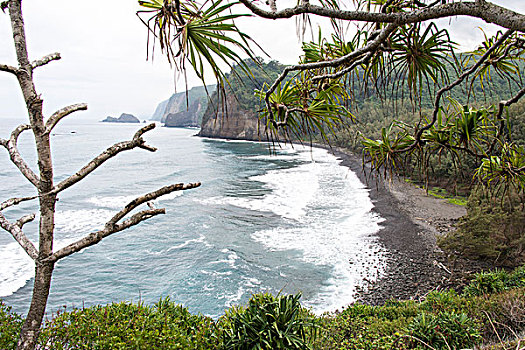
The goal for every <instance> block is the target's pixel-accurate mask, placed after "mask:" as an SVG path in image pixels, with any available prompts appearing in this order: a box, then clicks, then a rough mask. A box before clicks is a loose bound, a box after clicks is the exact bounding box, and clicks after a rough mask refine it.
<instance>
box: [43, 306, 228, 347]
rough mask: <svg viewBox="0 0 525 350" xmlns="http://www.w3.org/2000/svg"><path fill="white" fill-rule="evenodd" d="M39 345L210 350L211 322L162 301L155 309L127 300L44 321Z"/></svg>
mask: <svg viewBox="0 0 525 350" xmlns="http://www.w3.org/2000/svg"><path fill="white" fill-rule="evenodd" d="M40 339H41V344H43V345H44V346H46V347H48V348H50V349H56V350H62V349H214V348H217V347H218V346H219V343H218V337H217V335H216V333H215V325H214V322H213V320H212V319H210V318H208V317H204V316H200V315H192V314H190V313H189V312H188V310H187V309H185V308H184V307H182V306H180V305H176V304H175V303H173V302H171V301H170V300H169V298H166V299H161V300H160V301H159V302H158V303H157V304H155V305H154V306H145V305H144V304H143V303H139V304H131V303H126V302H121V303H114V304H108V305H106V306H93V307H90V308H87V309H76V310H73V311H71V312H66V313H62V314H59V315H57V317H55V318H54V319H53V320H51V321H48V322H46V325H45V328H44V329H43V331H42V333H41V338H40Z"/></svg>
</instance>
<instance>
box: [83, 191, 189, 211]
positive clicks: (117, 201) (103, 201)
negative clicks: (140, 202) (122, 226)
mask: <svg viewBox="0 0 525 350" xmlns="http://www.w3.org/2000/svg"><path fill="white" fill-rule="evenodd" d="M182 194H183V191H175V192H171V193H168V194H166V195H164V196H162V197H159V198H157V200H156V201H157V202H162V201H169V200H173V199H175V198H177V197H180V196H182ZM138 196H140V194H137V195H132V196H95V197H91V198H88V199H87V200H86V201H87V202H88V203H91V204H93V205H96V206H97V207H100V208H111V209H119V210H120V209H122V208H124V207H125V206H126V205H127V204H128V203H129V202H131V201H132V200H134V199H135V198H137V197H138Z"/></svg>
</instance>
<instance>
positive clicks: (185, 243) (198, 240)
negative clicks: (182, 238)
mask: <svg viewBox="0 0 525 350" xmlns="http://www.w3.org/2000/svg"><path fill="white" fill-rule="evenodd" d="M205 240H206V237H205V236H204V235H200V236H199V238H192V239H188V240H187V241H186V242H183V243H181V244H177V245H174V246H173V247H170V248H168V250H167V251H168V252H171V251H172V250H176V249H181V248H184V247H186V246H188V245H189V244H191V243H204V242H205Z"/></svg>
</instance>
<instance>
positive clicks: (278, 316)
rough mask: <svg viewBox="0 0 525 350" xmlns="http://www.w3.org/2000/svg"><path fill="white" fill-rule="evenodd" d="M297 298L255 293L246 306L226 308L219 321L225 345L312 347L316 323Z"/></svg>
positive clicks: (253, 347) (269, 347)
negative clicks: (228, 309) (227, 310)
mask: <svg viewBox="0 0 525 350" xmlns="http://www.w3.org/2000/svg"><path fill="white" fill-rule="evenodd" d="M300 298H301V295H300V294H297V295H286V296H284V295H283V296H278V297H274V296H272V295H271V294H255V295H253V296H252V297H251V298H250V301H249V303H248V306H247V307H246V308H235V309H233V310H230V311H229V312H227V313H226V314H225V315H224V316H223V317H222V318H221V320H220V321H219V323H220V325H221V327H222V328H223V329H224V333H223V337H224V349H268V350H270V349H311V345H312V343H313V341H314V340H315V338H316V335H317V325H316V323H315V322H314V318H313V316H311V315H310V314H309V313H308V312H307V311H306V310H305V309H303V308H302V307H301V304H300V303H299V299H300Z"/></svg>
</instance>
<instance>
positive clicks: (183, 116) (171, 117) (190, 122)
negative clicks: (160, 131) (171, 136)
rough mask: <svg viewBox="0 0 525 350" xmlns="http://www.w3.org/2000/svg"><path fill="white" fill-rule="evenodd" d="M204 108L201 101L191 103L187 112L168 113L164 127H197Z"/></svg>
mask: <svg viewBox="0 0 525 350" xmlns="http://www.w3.org/2000/svg"><path fill="white" fill-rule="evenodd" d="M204 108H205V106H203V104H202V103H201V101H198V100H196V101H193V103H192V104H191V106H190V107H189V108H188V109H187V110H182V111H180V112H177V113H168V115H167V116H166V120H165V121H164V123H165V124H164V125H165V126H167V127H188V126H192V127H199V126H200V120H199V116H202V110H203V109H204Z"/></svg>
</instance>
